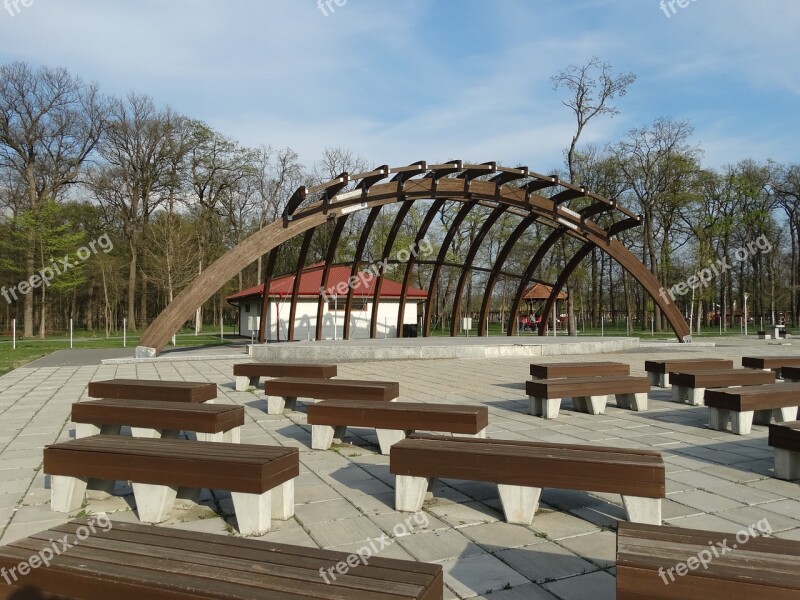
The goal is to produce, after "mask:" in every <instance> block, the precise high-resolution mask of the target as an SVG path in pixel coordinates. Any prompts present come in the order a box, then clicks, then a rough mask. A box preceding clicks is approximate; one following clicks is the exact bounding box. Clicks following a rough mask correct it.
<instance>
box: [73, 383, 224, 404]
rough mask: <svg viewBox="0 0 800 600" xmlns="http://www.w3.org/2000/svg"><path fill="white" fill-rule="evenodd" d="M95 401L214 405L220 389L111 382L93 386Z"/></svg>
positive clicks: (205, 385) (204, 385) (212, 385)
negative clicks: (123, 399)
mask: <svg viewBox="0 0 800 600" xmlns="http://www.w3.org/2000/svg"><path fill="white" fill-rule="evenodd" d="M89 396H90V397H91V398H127V399H130V400H155V401H166V402H198V403H199V402H208V403H209V404H213V403H214V399H215V398H216V397H217V385H216V384H215V383H207V382H203V381H162V380H160V379H109V380H106V381H92V382H90V383H89Z"/></svg>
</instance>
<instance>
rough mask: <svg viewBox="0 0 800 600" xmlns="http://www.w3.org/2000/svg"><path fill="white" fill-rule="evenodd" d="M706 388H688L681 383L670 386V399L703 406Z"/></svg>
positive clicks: (679, 402) (680, 402)
mask: <svg viewBox="0 0 800 600" xmlns="http://www.w3.org/2000/svg"><path fill="white" fill-rule="evenodd" d="M705 393H706V388H690V387H685V386H682V385H673V386H672V401H673V402H677V403H678V404H691V405H692V406H703V405H704V404H705V403H704V401H703V396H704V395H705Z"/></svg>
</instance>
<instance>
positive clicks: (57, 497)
mask: <svg viewBox="0 0 800 600" xmlns="http://www.w3.org/2000/svg"><path fill="white" fill-rule="evenodd" d="M88 483H89V480H88V479H85V478H80V477H67V476H64V475H51V476H50V508H51V510H54V511H57V512H64V513H68V512H73V511H76V510H78V509H79V508H80V507H81V505H82V504H83V498H84V496H85V495H86V486H87V485H88Z"/></svg>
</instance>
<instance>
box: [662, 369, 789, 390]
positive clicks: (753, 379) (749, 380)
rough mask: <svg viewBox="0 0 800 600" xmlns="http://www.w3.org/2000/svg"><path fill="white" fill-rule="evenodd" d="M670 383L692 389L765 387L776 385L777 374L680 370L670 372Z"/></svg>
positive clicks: (746, 370) (745, 370) (720, 370)
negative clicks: (736, 386) (771, 384)
mask: <svg viewBox="0 0 800 600" xmlns="http://www.w3.org/2000/svg"><path fill="white" fill-rule="evenodd" d="M669 381H670V383H671V384H672V385H673V386H676V385H678V386H685V387H690V388H710V387H713V388H720V387H730V386H734V385H743V386H750V385H765V384H770V383H775V373H773V372H772V371H760V370H759V371H756V370H753V369H714V370H708V371H695V372H691V371H690V372H684V371H680V370H678V371H670V373H669Z"/></svg>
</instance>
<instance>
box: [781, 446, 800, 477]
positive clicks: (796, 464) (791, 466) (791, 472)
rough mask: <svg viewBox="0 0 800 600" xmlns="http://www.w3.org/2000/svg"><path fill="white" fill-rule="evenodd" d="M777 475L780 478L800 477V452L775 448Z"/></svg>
mask: <svg viewBox="0 0 800 600" xmlns="http://www.w3.org/2000/svg"><path fill="white" fill-rule="evenodd" d="M775 477H777V478H778V479H786V480H788V481H791V480H793V479H800V452H797V451H794V450H787V449H786V448H775Z"/></svg>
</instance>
